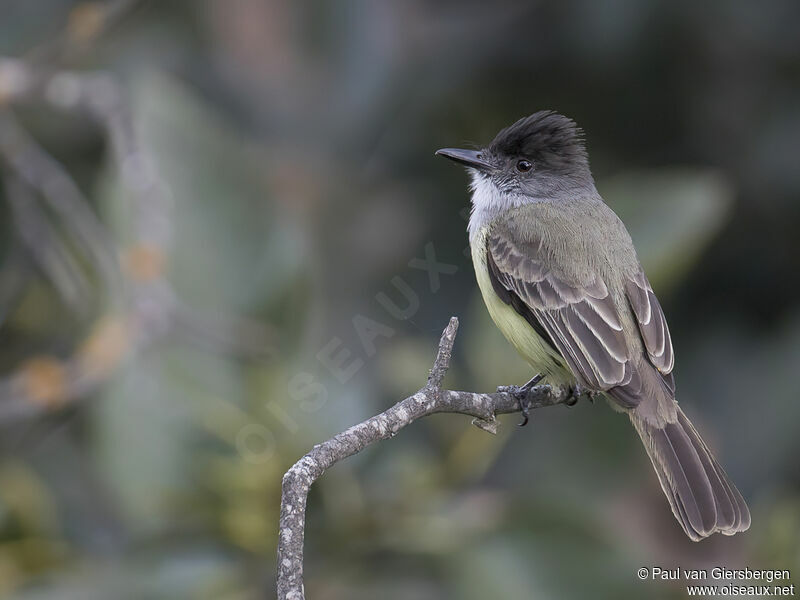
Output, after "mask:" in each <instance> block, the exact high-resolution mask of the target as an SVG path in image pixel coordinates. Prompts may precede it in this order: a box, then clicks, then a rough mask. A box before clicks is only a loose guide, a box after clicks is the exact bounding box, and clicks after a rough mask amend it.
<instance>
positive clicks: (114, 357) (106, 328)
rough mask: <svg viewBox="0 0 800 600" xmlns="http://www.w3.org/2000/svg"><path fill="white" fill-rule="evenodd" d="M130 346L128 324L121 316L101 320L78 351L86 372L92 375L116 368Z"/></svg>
mask: <svg viewBox="0 0 800 600" xmlns="http://www.w3.org/2000/svg"><path fill="white" fill-rule="evenodd" d="M129 346H130V336H129V330H128V323H127V322H126V321H125V320H124V319H123V318H122V317H120V316H108V317H103V318H102V319H100V320H99V321H98V322H97V323H96V324H95V326H94V327H93V328H92V331H91V332H90V333H89V336H88V337H87V338H86V340H85V341H84V342H83V344H82V345H81V347H80V349H79V350H78V356H79V358H80V361H81V366H82V367H83V369H84V371H85V372H86V373H88V374H90V375H98V374H102V373H106V372H108V371H110V370H111V369H114V368H116V367H117V366H118V365H119V363H120V362H121V361H122V359H123V357H124V356H125V354H126V353H127V351H128V348H129Z"/></svg>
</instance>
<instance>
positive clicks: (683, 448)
mask: <svg viewBox="0 0 800 600" xmlns="http://www.w3.org/2000/svg"><path fill="white" fill-rule="evenodd" d="M439 152H440V153H441V154H444V155H445V156H447V157H449V158H452V159H453V160H456V161H458V162H461V163H464V164H466V165H467V166H468V168H469V172H470V175H471V177H472V191H473V196H472V200H473V211H472V215H471V219H470V224H469V232H470V244H471V247H472V255H473V262H474V263H475V269H476V274H477V276H478V283H479V285H480V287H481V291H482V293H483V296H484V300H485V301H486V304H487V307H488V308H489V312H490V314H491V315H492V318H493V319H494V320H495V323H496V324H497V325H498V327H499V328H500V330H501V331H502V332H503V333H504V334H505V335H506V337H507V338H508V339H509V340H510V341H511V342H512V344H513V345H514V346H515V347H516V348H517V350H518V351H520V353H521V354H522V355H523V357H525V358H526V359H527V360H528V361H529V362H530V363H531V364H532V366H533V367H534V368H535V369H537V371H540V372H542V373H544V374H545V375H546V377H547V378H548V379H549V381H550V382H551V383H554V384H561V383H564V384H568V385H574V384H575V383H578V384H580V385H581V386H583V387H584V388H587V389H589V390H594V391H598V392H603V393H605V394H606V395H607V396H608V397H609V398H610V401H611V402H612V405H615V406H616V407H617V408H618V409H620V410H622V411H625V412H627V413H628V415H629V417H630V419H631V422H632V423H633V425H634V427H635V428H636V431H637V432H638V433H639V435H640V437H641V439H642V441H643V443H644V446H645V448H646V449H647V452H648V455H649V456H650V459H651V461H652V463H653V466H654V468H655V470H656V474H657V475H658V479H659V482H660V483H661V486H662V488H663V489H664V492H665V494H666V496H667V499H668V501H669V503H670V506H671V508H672V511H673V513H674V515H675V517H676V518H677V520H678V522H679V523H680V524H681V526H682V527H683V529H684V531H685V532H686V534H687V535H688V536H689V537H690V538H691V539H692V540H700V539H702V538H704V537H707V536H708V535H710V534H712V533H714V532H717V531H719V532H721V533H724V534H726V535H732V534H734V533H736V532H737V531H743V530H745V529H747V528H748V527H749V525H750V513H749V511H748V508H747V505H746V504H745V502H744V500H743V498H742V496H741V494H740V493H739V491H738V490H737V489H736V487H735V486H734V485H733V484H732V483H731V482H730V480H729V479H728V477H727V475H726V474H725V472H724V471H723V470H722V468H721V467H720V466H719V464H718V463H717V462H716V460H715V459H714V457H713V455H712V454H711V453H710V452H709V450H708V447H707V446H706V445H705V443H704V442H703V440H702V439H701V438H700V436H699V434H698V433H697V431H696V430H695V428H694V427H693V426H692V424H691V423H690V422H689V420H688V419H687V418H686V416H685V415H684V414H683V412H682V411H681V409H680V408H679V407H678V403H677V402H676V400H675V381H674V378H673V375H672V369H673V366H674V360H675V359H674V351H673V346H672V340H671V337H670V333H669V329H668V327H667V322H666V319H665V317H664V313H663V311H662V309H661V305H660V304H659V302H658V299H657V298H656V296H655V293H654V292H653V289H652V287H651V286H650V283H649V282H648V280H647V277H646V275H645V274H644V271H643V270H642V267H641V265H640V263H639V260H638V258H637V256H636V251H635V249H634V247H633V243H632V241H631V238H630V235H629V234H628V232H627V230H626V229H625V226H624V225H623V224H622V222H621V221H620V219H619V218H618V217H617V216H616V215H615V214H614V212H613V211H612V210H611V209H610V208H609V207H608V206H607V205H606V204H605V203H604V202H603V201H602V198H601V197H600V195H599V194H598V193H597V190H596V189H595V186H594V181H593V179H592V176H591V172H590V169H589V162H588V157H587V155H586V151H585V148H584V144H583V137H582V132H581V130H580V129H579V128H578V127H577V126H576V125H575V123H574V122H573V121H571V120H569V119H567V118H566V117H563V116H561V115H558V114H556V113H553V112H549V111H544V112H539V113H536V114H534V115H531V116H530V117H527V118H525V119H521V120H520V121H518V122H517V123H515V124H514V125H512V126H511V127H508V128H506V129H504V130H502V131H501V132H500V133H499V134H498V135H497V137H496V138H495V139H494V141H493V142H492V143H491V144H490V145H489V146H488V147H487V148H485V149H483V150H480V151H463V150H455V149H445V150H441V151H439ZM504 307H505V308H504ZM523 328H524V329H525V330H524V331H523Z"/></svg>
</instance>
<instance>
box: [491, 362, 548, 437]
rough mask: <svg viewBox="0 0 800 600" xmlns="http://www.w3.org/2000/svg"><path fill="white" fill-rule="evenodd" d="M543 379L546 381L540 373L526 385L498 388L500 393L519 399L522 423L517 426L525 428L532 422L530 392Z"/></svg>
mask: <svg viewBox="0 0 800 600" xmlns="http://www.w3.org/2000/svg"><path fill="white" fill-rule="evenodd" d="M542 379H544V375H542V374H541V373H540V374H538V375H535V376H533V377H531V380H530V381H529V382H528V383H526V384H525V385H501V386H498V387H497V391H498V392H502V393H506V394H511V395H512V396H514V398H516V399H517V402H519V406H520V409H521V411H522V421H520V422H519V423H517V425H519V426H520V427H525V425H527V424H528V421H529V420H530V412H531V401H530V399H529V398H528V392H530V391H531V389H532V388H533V387H534V386H535V385H536V384H538V383H539V382H540V381H541V380H542Z"/></svg>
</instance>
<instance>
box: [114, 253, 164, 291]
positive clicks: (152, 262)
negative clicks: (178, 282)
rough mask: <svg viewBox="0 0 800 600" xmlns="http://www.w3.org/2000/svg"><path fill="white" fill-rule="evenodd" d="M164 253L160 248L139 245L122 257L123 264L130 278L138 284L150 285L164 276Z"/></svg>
mask: <svg viewBox="0 0 800 600" xmlns="http://www.w3.org/2000/svg"><path fill="white" fill-rule="evenodd" d="M165 262H166V261H165V257H164V252H163V251H162V250H161V248H159V247H158V246H153V245H151V244H137V245H136V246H131V247H130V248H128V250H127V251H126V252H125V253H124V254H123V256H122V264H123V268H124V269H125V272H126V273H127V274H128V276H129V277H130V278H131V279H133V280H134V281H136V282H138V283H148V282H152V281H155V280H156V279H159V278H160V277H161V276H162V275H164V265H165Z"/></svg>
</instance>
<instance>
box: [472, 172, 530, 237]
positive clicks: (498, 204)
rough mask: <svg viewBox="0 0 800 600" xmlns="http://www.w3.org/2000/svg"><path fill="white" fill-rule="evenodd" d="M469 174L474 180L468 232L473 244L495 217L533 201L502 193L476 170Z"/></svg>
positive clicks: (517, 195)
mask: <svg viewBox="0 0 800 600" xmlns="http://www.w3.org/2000/svg"><path fill="white" fill-rule="evenodd" d="M469 174H470V177H471V178H472V183H471V184H470V186H469V187H470V190H471V191H472V209H471V211H470V216H469V224H468V225H467V231H468V232H469V241H470V243H472V242H473V241H474V240H475V239H477V237H478V234H479V232H480V231H481V230H482V229H483V228H484V227H485V226H486V225H488V224H489V223H490V222H491V221H492V220H493V219H494V218H495V217H497V216H499V215H500V214H501V213H504V212H505V211H507V210H509V209H511V208H515V207H517V206H521V205H522V204H524V203H525V202H530V201H531V200H530V198H527V199H526V198H525V197H524V196H522V195H519V194H514V193H503V192H501V191H500V190H499V189H498V188H497V186H496V185H495V184H494V183H492V181H491V180H490V179H489V178H487V177H483V176H482V175H480V174H479V173H478V172H477V171H475V170H474V169H470V170H469Z"/></svg>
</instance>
